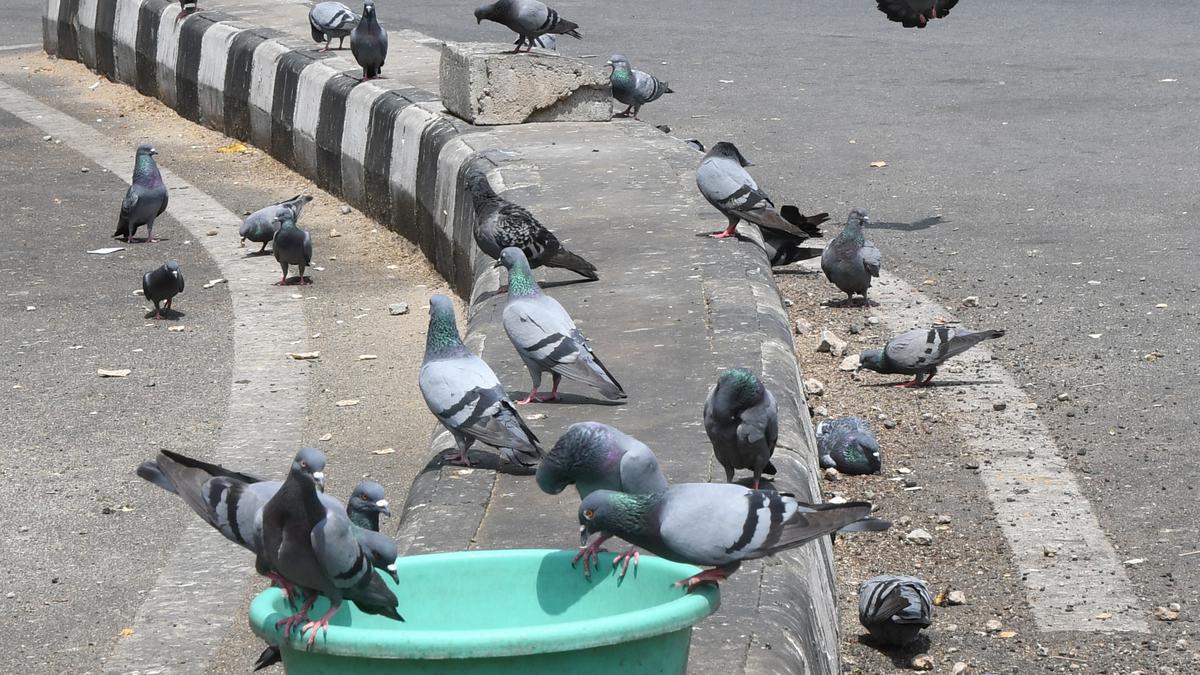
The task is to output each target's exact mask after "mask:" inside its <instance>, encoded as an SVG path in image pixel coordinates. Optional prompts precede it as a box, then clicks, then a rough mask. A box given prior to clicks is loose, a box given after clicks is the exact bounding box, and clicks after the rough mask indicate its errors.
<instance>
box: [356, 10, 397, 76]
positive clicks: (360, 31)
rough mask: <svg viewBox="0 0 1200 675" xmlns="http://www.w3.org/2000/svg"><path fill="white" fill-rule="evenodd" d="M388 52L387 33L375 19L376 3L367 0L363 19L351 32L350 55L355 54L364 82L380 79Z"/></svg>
mask: <svg viewBox="0 0 1200 675" xmlns="http://www.w3.org/2000/svg"><path fill="white" fill-rule="evenodd" d="M387 50H388V37H387V31H386V30H384V29H383V27H382V26H380V25H379V21H378V20H377V19H376V18H375V3H373V2H371V0H367V1H366V2H365V3H363V13H362V18H361V19H360V20H359V22H358V25H357V26H355V27H354V30H352V31H351V32H350V53H351V54H354V60H355V61H357V62H358V65H360V66H362V69H363V79H364V80H373V79H375V78H377V77H379V73H380V72H381V71H382V70H383V62H384V60H385V59H386V58H387Z"/></svg>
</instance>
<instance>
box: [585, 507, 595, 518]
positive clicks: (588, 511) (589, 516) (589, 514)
mask: <svg viewBox="0 0 1200 675" xmlns="http://www.w3.org/2000/svg"><path fill="white" fill-rule="evenodd" d="M594 515H596V512H595V511H593V510H591V509H588V510H587V511H584V512H583V517H584V518H587V519H588V520H591V519H592V516H594Z"/></svg>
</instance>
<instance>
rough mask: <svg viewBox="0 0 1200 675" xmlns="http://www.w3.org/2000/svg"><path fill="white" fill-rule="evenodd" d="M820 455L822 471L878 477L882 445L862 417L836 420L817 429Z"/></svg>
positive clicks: (820, 425) (818, 426)
mask: <svg viewBox="0 0 1200 675" xmlns="http://www.w3.org/2000/svg"><path fill="white" fill-rule="evenodd" d="M817 453H818V455H820V458H821V468H823V469H828V468H834V469H837V470H838V473H844V474H847V475H850V476H861V475H865V474H869V473H879V469H880V468H881V467H882V466H883V463H882V461H881V459H880V457H879V441H877V440H876V439H875V433H874V432H872V431H871V427H869V426H867V423H866V421H865V420H863V418H861V417H835V418H833V419H830V420H825V421H824V422H821V423H820V424H818V425H817Z"/></svg>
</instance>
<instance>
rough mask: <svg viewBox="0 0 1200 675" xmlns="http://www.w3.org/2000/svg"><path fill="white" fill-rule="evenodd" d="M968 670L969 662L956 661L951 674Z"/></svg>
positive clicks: (954, 674) (960, 674) (956, 674)
mask: <svg viewBox="0 0 1200 675" xmlns="http://www.w3.org/2000/svg"><path fill="white" fill-rule="evenodd" d="M965 672H967V664H965V663H963V662H962V661H955V662H954V666H953V667H952V668H950V675H962V674H963V673H965Z"/></svg>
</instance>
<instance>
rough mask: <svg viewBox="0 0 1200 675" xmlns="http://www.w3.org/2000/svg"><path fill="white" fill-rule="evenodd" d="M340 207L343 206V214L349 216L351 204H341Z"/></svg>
mask: <svg viewBox="0 0 1200 675" xmlns="http://www.w3.org/2000/svg"><path fill="white" fill-rule="evenodd" d="M340 208H341V210H342V215H343V216H348V215H350V206H349V205H348V204H342V206H341V207H340Z"/></svg>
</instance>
